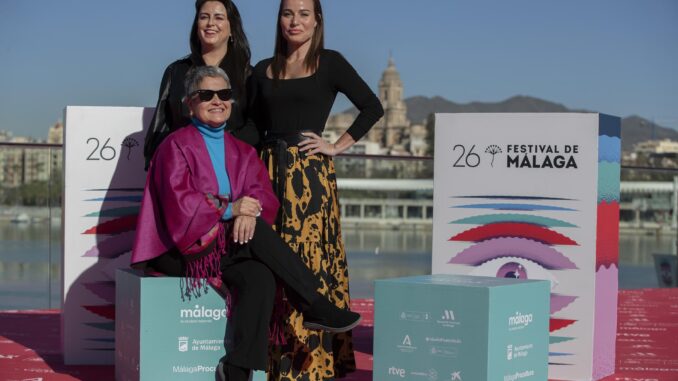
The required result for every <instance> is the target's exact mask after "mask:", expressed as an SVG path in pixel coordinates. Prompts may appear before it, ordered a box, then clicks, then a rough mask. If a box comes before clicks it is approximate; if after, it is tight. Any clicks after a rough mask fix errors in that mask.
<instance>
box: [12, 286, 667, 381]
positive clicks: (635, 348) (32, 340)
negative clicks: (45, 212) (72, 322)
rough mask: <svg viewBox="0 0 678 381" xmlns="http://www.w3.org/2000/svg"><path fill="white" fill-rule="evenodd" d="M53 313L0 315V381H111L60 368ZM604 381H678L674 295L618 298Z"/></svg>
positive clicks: (368, 328) (98, 372) (366, 324)
mask: <svg viewBox="0 0 678 381" xmlns="http://www.w3.org/2000/svg"><path fill="white" fill-rule="evenodd" d="M353 309H354V310H356V311H359V312H361V313H362V314H363V323H362V325H361V326H360V327H358V328H356V330H355V331H354V337H355V347H356V350H357V352H358V353H357V355H358V368H359V369H358V371H357V372H355V373H353V374H352V375H351V376H350V377H349V378H347V379H346V380H347V381H368V380H371V379H372V371H371V369H372V324H373V316H374V315H373V303H372V300H357V301H354V304H353ZM59 347H60V345H59V311H58V310H49V311H45V310H41V311H3V312H0V381H52V380H58V381H61V380H88V381H108V380H111V381H112V380H113V367H112V366H64V365H63V364H62V363H61V355H60V353H59ZM604 380H605V381H678V289H647V290H634V291H622V292H620V294H619V325H618V333H617V373H615V375H614V376H610V377H607V378H605V379H604Z"/></svg>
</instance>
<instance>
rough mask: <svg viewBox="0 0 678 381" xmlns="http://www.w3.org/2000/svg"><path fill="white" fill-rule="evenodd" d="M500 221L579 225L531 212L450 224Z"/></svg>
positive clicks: (470, 218)
mask: <svg viewBox="0 0 678 381" xmlns="http://www.w3.org/2000/svg"><path fill="white" fill-rule="evenodd" d="M499 222H518V223H520V222H522V223H526V224H532V225H539V226H545V227H550V228H555V227H563V228H576V227H577V225H574V224H571V223H569V222H567V221H563V220H558V219H555V218H548V217H542V216H535V215H531V214H514V213H505V214H485V215H478V216H471V217H466V218H462V219H459V220H454V221H451V222H450V224H469V225H485V224H494V223H499Z"/></svg>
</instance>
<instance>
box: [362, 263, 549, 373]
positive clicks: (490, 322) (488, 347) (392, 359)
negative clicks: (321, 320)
mask: <svg viewBox="0 0 678 381" xmlns="http://www.w3.org/2000/svg"><path fill="white" fill-rule="evenodd" d="M549 292H550V282H548V281H534V280H517V279H505V278H489V277H477V276H463V275H426V276H416V277H407V278H397V279H386V280H378V281H376V285H375V297H374V306H375V307H374V308H375V315H374V376H373V380H375V381H388V380H415V381H416V380H421V381H435V380H447V381H468V380H472V381H484V380H488V381H546V380H547V376H548V345H549Z"/></svg>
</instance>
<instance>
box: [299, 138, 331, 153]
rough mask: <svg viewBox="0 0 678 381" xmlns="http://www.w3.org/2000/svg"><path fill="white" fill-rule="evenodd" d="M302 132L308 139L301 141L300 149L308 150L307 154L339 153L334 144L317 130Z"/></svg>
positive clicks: (302, 150)
mask: <svg viewBox="0 0 678 381" xmlns="http://www.w3.org/2000/svg"><path fill="white" fill-rule="evenodd" d="M301 134H302V135H304V136H306V137H307V138H308V139H305V140H303V141H301V143H299V151H301V152H306V154H307V155H313V154H316V153H322V154H325V155H327V156H334V155H336V154H338V153H339V152H338V150H337V148H336V147H335V145H334V144H331V143H328V142H326V141H325V140H324V139H323V138H321V137H320V136H318V134H316V133H315V132H302V133H301Z"/></svg>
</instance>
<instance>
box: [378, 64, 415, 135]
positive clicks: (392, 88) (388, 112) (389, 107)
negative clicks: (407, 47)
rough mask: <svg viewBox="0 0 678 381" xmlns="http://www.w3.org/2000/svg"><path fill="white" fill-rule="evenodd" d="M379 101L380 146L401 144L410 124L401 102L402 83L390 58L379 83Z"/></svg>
mask: <svg viewBox="0 0 678 381" xmlns="http://www.w3.org/2000/svg"><path fill="white" fill-rule="evenodd" d="M379 99H381V104H382V106H383V107H384V118H383V119H382V123H383V124H382V126H383V135H382V144H383V145H384V147H393V146H394V145H398V144H401V142H402V139H403V138H405V136H404V135H405V134H406V133H407V132H406V130H407V127H408V126H409V124H410V122H409V120H407V106H406V105H405V102H403V82H402V81H401V80H400V73H398V70H397V69H396V67H395V63H394V62H393V58H392V57H389V59H388V67H387V68H386V70H384V73H383V74H382V75H381V80H380V81H379Z"/></svg>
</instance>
